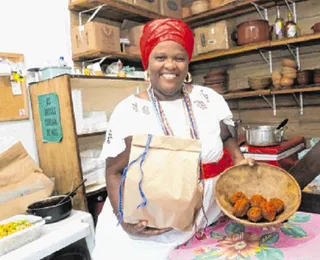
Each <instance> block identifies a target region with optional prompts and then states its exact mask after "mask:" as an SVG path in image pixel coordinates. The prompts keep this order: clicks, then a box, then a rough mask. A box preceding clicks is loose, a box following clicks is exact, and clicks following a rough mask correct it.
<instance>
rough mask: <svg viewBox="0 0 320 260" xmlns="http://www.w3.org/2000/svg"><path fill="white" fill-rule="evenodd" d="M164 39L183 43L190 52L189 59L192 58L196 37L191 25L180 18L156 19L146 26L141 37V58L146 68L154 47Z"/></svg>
mask: <svg viewBox="0 0 320 260" xmlns="http://www.w3.org/2000/svg"><path fill="white" fill-rule="evenodd" d="M164 41H174V42H177V43H179V44H181V45H182V46H183V47H184V48H185V50H186V51H187V53H188V56H189V61H190V60H191V57H192V52H193V45H194V38H193V33H192V31H191V29H190V28H189V26H188V25H186V24H185V23H184V22H183V21H181V20H178V19H173V18H165V19H156V20H152V21H150V22H148V23H147V24H146V25H145V26H144V28H143V32H142V36H141V38H140V51H141V58H142V64H143V67H144V68H145V69H147V67H148V59H149V56H150V53H151V51H152V50H153V48H154V47H155V46H156V45H157V44H158V43H160V42H164Z"/></svg>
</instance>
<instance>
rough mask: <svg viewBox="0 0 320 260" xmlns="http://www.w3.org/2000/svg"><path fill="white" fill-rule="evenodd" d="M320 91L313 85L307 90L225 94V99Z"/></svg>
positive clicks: (292, 89)
mask: <svg viewBox="0 0 320 260" xmlns="http://www.w3.org/2000/svg"><path fill="white" fill-rule="evenodd" d="M315 91H320V85H312V86H308V87H305V88H302V87H296V88H290V89H280V90H271V89H266V90H256V91H244V92H236V93H228V94H224V95H223V97H224V98H225V99H226V100H227V99H240V98H247V97H258V96H267V95H273V94H275V95H283V94H294V93H304V92H315Z"/></svg>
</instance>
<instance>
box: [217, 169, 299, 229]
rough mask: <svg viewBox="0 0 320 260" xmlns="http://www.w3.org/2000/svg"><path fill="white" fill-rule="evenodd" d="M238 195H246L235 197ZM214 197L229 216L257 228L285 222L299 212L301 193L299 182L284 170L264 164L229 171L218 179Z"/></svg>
mask: <svg viewBox="0 0 320 260" xmlns="http://www.w3.org/2000/svg"><path fill="white" fill-rule="evenodd" d="M236 192H242V193H243V195H242V196H239V195H235V193H236ZM215 195H216V200H217V203H218V205H219V207H220V208H221V210H222V211H223V212H224V213H225V214H226V215H227V216H228V217H230V218H231V219H233V220H235V221H237V222H239V223H242V224H244V225H247V226H254V227H265V226H273V225H276V224H279V223H282V222H284V221H285V220H287V219H288V218H289V217H290V216H292V215H293V214H294V213H295V212H296V211H297V210H298V208H299V205H300V202H301V190H300V187H299V185H298V183H297V182H296V180H295V179H294V178H293V177H292V176H291V175H290V174H289V173H287V172H286V171H285V170H283V169H281V168H278V167H276V166H272V165H269V164H264V163H256V164H255V165H254V166H249V165H237V166H233V167H231V168H229V169H227V170H226V171H224V172H223V173H222V174H221V175H220V177H219V179H218V180H217V183H216V187H215ZM234 195H235V196H234ZM254 195H255V196H254ZM260 196H261V197H260ZM237 197H239V198H240V200H242V201H240V202H238V201H237V200H236V198H237ZM248 201H249V205H248ZM280 201H282V202H283V203H281V202H280ZM237 203H238V204H237ZM234 208H236V210H237V212H235V209H234ZM257 208H259V209H260V210H259V209H257ZM245 210H246V213H245V214H244V211H245ZM254 221H256V222H254Z"/></svg>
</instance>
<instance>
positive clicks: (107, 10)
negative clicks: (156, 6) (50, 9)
mask: <svg viewBox="0 0 320 260" xmlns="http://www.w3.org/2000/svg"><path fill="white" fill-rule="evenodd" d="M102 5H103V7H102V9H101V10H100V11H99V13H97V16H98V17H101V18H106V19H109V20H113V21H116V22H122V21H123V20H124V19H128V20H132V21H136V22H141V23H144V22H147V21H150V20H152V19H157V18H161V17H164V16H162V15H159V14H158V13H155V12H151V11H148V10H145V9H142V8H140V7H139V6H135V5H131V4H129V3H126V2H121V1H115V0H95V1H89V0H77V1H72V2H71V3H70V4H69V10H70V11H76V12H79V14H81V12H87V11H88V10H91V9H92V10H91V11H89V12H91V13H93V12H94V11H95V10H94V9H95V8H97V7H98V6H102Z"/></svg>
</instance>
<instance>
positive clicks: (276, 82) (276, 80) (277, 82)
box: [271, 71, 282, 89]
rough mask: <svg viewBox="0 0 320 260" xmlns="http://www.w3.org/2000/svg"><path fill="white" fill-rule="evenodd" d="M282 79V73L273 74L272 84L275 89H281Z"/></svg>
mask: <svg viewBox="0 0 320 260" xmlns="http://www.w3.org/2000/svg"><path fill="white" fill-rule="evenodd" d="M281 78H282V75H281V73H280V72H278V71H275V72H272V76H271V79H272V84H273V86H274V88H275V89H280V88H281V84H280V82H281Z"/></svg>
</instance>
